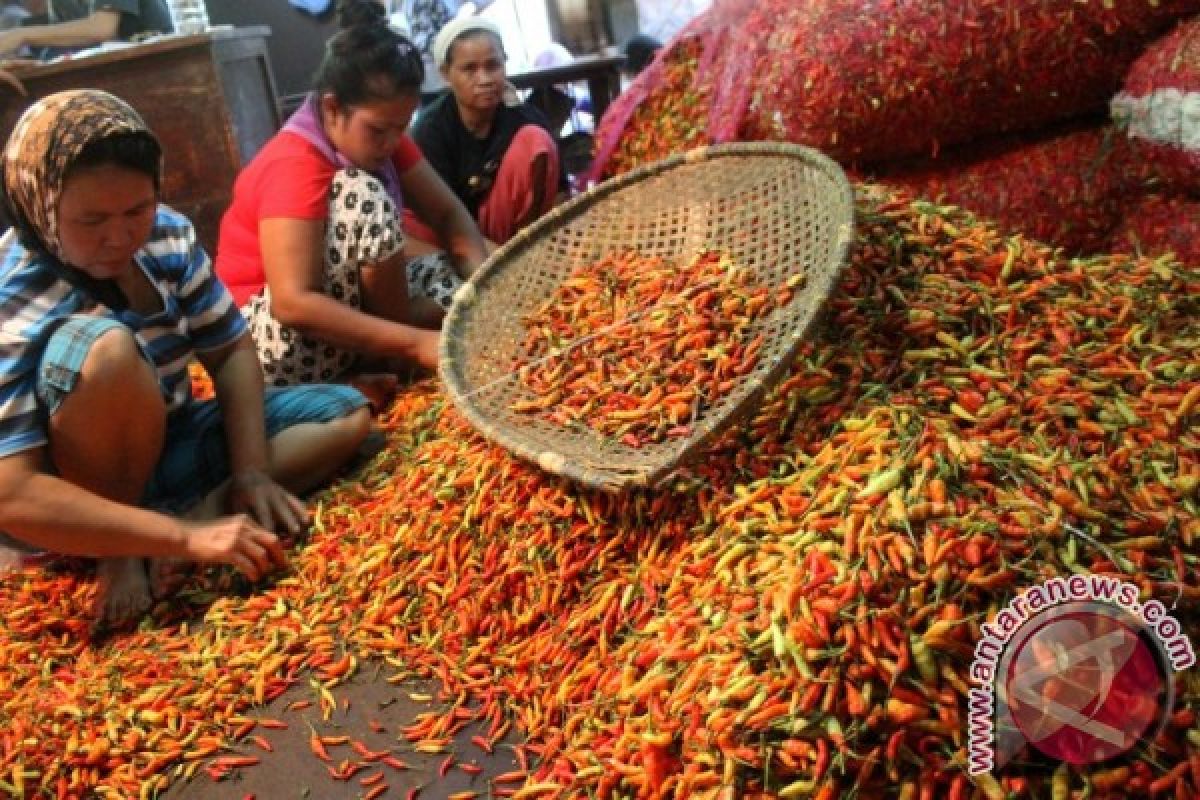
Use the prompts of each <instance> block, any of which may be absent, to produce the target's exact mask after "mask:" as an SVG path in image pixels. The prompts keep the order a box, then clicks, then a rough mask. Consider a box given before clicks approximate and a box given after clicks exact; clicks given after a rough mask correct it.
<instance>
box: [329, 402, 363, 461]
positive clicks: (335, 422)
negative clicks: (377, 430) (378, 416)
mask: <svg viewBox="0 0 1200 800" xmlns="http://www.w3.org/2000/svg"><path fill="white" fill-rule="evenodd" d="M325 424H326V425H327V426H328V428H329V431H330V433H331V434H332V435H333V436H334V437H335V438H336V439H337V440H338V442H339V443H340V444H342V445H344V446H346V447H348V448H349V449H350V450H353V449H354V448H356V447H358V446H359V445H360V444H362V442H363V440H364V439H366V438H367V434H369V433H370V432H371V409H370V407H369V406H360V407H359V408H356V409H354V410H353V411H351V412H350V413H349V414H346V415H345V416H343V417H338V418H336V419H332V420H330V421H329V422H327V423H325Z"/></svg>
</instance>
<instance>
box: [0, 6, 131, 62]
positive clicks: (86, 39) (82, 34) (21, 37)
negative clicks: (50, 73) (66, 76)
mask: <svg viewBox="0 0 1200 800" xmlns="http://www.w3.org/2000/svg"><path fill="white" fill-rule="evenodd" d="M120 25H121V13H120V12H119V11H114V10H112V9H108V8H106V9H101V10H99V11H95V12H93V13H92V14H90V15H88V16H86V17H83V18H82V19H73V20H69V21H67V22H57V23H55V24H53V25H30V26H28V27H24V28H13V29H11V30H7V31H4V32H3V33H0V53H9V52H12V51H14V50H19V49H20V48H21V46H22V45H25V46H28V47H79V46H81V45H88V44H100V43H101V42H108V41H112V40H113V39H116V38H117V31H118V30H119V29H120Z"/></svg>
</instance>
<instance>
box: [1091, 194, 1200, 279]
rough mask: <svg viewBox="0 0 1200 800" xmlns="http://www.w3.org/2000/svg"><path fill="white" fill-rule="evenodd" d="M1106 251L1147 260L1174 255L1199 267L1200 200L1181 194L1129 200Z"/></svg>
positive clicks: (1148, 195)
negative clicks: (1137, 256) (1132, 255)
mask: <svg viewBox="0 0 1200 800" xmlns="http://www.w3.org/2000/svg"><path fill="white" fill-rule="evenodd" d="M1109 249H1110V250H1111V251H1112V252H1114V253H1130V254H1135V255H1145V256H1151V257H1154V256H1161V255H1166V254H1167V253H1174V255H1175V257H1176V258H1177V259H1178V260H1179V261H1180V262H1181V263H1183V264H1187V265H1189V266H1195V267H1200V200H1197V199H1195V198H1191V197H1187V196H1185V195H1181V194H1144V195H1133V196H1131V197H1130V198H1129V199H1128V200H1127V203H1126V205H1125V208H1124V209H1123V214H1122V218H1121V220H1120V221H1119V222H1118V224H1117V226H1116V228H1115V229H1114V230H1113V233H1112V238H1111V241H1110V242H1109Z"/></svg>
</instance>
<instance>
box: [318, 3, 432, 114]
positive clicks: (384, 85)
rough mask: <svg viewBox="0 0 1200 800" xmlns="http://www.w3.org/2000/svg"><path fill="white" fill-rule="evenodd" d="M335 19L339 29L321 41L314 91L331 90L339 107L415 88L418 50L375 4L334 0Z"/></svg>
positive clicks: (420, 72)
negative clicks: (323, 48)
mask: <svg viewBox="0 0 1200 800" xmlns="http://www.w3.org/2000/svg"><path fill="white" fill-rule="evenodd" d="M337 18H338V26H339V27H340V28H341V30H340V31H338V32H337V33H335V34H334V35H333V36H332V37H330V39H329V41H328V42H327V43H326V44H325V56H324V58H322V59H321V66H320V67H318V68H317V74H316V77H315V78H314V79H313V89H315V90H316V91H317V92H318V93H319V94H323V93H325V92H330V93H332V94H333V96H334V97H335V98H337V101H338V104H339V105H342V106H354V105H358V104H360V103H362V102H364V101H368V100H391V99H393V98H395V97H396V96H397V95H403V94H412V93H416V92H420V90H421V84H422V83H423V82H424V81H425V64H424V62H423V61H422V60H421V54H420V52H419V51H418V50H417V48H416V46H415V45H413V43H412V42H410V41H409V40H408V39H406V38H404V37H403V36H401V35H400V34H399V33H396V32H395V31H394V30H392V29H391V28H390V27H389V26H388V23H387V13H386V12H385V11H384V9H383V6H382V5H381V4H380V3H379V2H377V1H376V0H338V5H337Z"/></svg>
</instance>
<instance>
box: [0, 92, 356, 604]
mask: <svg viewBox="0 0 1200 800" xmlns="http://www.w3.org/2000/svg"><path fill="white" fill-rule="evenodd" d="M161 161H162V151H161V148H160V145H159V143H158V140H157V139H156V138H155V137H154V135H153V134H152V133H151V132H150V131H149V130H148V129H147V127H146V125H145V124H144V123H143V121H142V119H141V118H140V117H139V116H138V115H137V113H136V112H134V111H133V109H131V108H130V107H129V106H128V105H126V104H125V103H124V102H123V101H121V100H119V99H118V98H116V97H114V96H112V95H110V94H106V93H104V92H100V91H95V90H76V91H68V92H62V93H59V94H55V95H51V96H49V97H46V98H44V99H42V100H39V101H38V102H36V103H34V104H33V105H32V106H30V107H29V108H28V109H27V110H26V111H25V113H24V114H23V115H22V116H21V118H20V119H19V120H18V122H17V124H16V126H15V128H14V129H13V131H12V134H11V136H10V137H9V140H8V144H7V146H6V148H5V150H4V153H3V160H2V163H0V166H2V173H3V189H4V200H5V207H6V211H7V212H8V215H9V218H10V220H11V221H12V222H13V228H12V229H11V230H9V231H8V232H7V233H6V234H5V235H4V236H3V238H0V309H2V311H0V530H3V531H4V532H6V534H7V540H8V542H9V543H10V544H17V545H23V546H25V547H27V548H31V549H35V550H42V551H49V552H52V553H59V554H67V555H79V556H91V557H96V558H100V559H101V561H100V562H99V565H98V575H99V577H100V582H101V592H100V595H99V597H98V616H99V619H98V623H100V624H101V625H104V624H116V625H119V624H122V623H125V622H128V621H131V620H132V619H135V618H136V617H138V616H140V615H141V614H142V613H143V612H144V611H145V610H146V609H147V608H148V606H149V603H150V593H151V592H152V591H153V590H154V589H156V588H157V589H166V588H169V587H168V584H169V583H170V582H171V581H170V579H171V578H172V577H178V575H177V574H174V575H173V573H177V571H178V566H179V564H178V562H199V563H224V564H229V565H232V566H234V567H236V568H237V569H239V570H240V571H242V572H243V573H245V574H246V575H247V576H248V577H249V578H251V579H252V580H254V579H258V578H259V577H260V576H262V575H264V574H265V573H267V572H268V571H270V570H272V569H274V568H277V567H279V566H282V565H283V564H284V561H285V556H284V551H283V548H282V545H281V544H280V540H279V538H278V536H277V535H276V533H277V532H280V533H286V534H296V533H298V532H299V531H300V530H301V528H302V527H303V525H304V523H305V509H304V506H303V504H302V503H301V502H300V501H299V500H298V499H297V498H296V497H295V495H294V494H293V493H294V492H302V491H305V490H307V489H309V488H311V487H313V486H314V485H316V484H317V483H319V482H321V481H323V480H324V479H326V478H327V477H329V476H330V475H331V474H332V473H333V471H334V470H336V469H338V468H340V467H341V465H342V464H343V463H345V462H346V460H347V459H348V458H349V457H350V456H352V455H353V454H354V452H355V451H356V449H357V447H358V445H359V444H360V443H361V442H362V440H363V439H364V437H365V436H366V434H367V432H368V428H369V424H370V417H369V413H368V411H367V409H366V400H365V398H364V397H363V396H362V395H361V394H359V393H358V392H357V391H355V390H353V389H351V388H349V387H344V386H315V387H306V388H304V389H299V390H289V391H274V392H268V393H267V394H266V397H265V401H264V391H263V382H262V373H261V370H260V369H259V366H258V359H257V357H256V355H255V351H254V344H253V342H252V341H251V338H250V336H249V333H248V332H247V330H246V323H245V321H244V320H243V319H242V317H241V315H240V314H239V313H238V310H237V308H236V307H235V306H234V305H233V301H232V299H231V298H230V295H229V292H228V291H227V290H226V289H225V287H224V286H223V285H222V284H221V283H220V282H219V281H217V280H216V279H215V278H214V276H213V274H212V271H211V267H210V263H209V260H208V256H207V255H205V253H204V251H203V249H201V248H200V247H199V245H198V244H197V243H196V238H195V233H194V231H193V229H192V226H191V223H189V222H188V220H187V219H186V218H184V217H183V216H181V215H179V214H178V213H176V212H175V211H173V210H171V209H170V208H168V207H167V206H165V205H162V204H160V203H159V202H158V190H159V183H160V176H161ZM193 355H194V356H195V357H196V358H198V359H199V361H200V362H201V363H202V364H203V365H204V367H205V368H206V369H207V370H208V373H209V375H210V376H211V377H212V379H213V383H214V385H215V388H216V398H215V399H213V400H209V401H204V402H199V401H196V400H195V399H193V397H192V391H191V382H190V380H189V376H188V363H189V361H190V360H191V358H192V357H193ZM205 501H207V503H206V504H212V505H213V506H218V507H219V506H223V507H224V512H228V513H230V514H232V516H219V517H217V518H216V519H210V520H208V521H195V520H185V519H183V518H181V516H180V515H181V514H183V513H185V512H186V511H187V510H189V509H194V508H195V507H196V506H197V505H198V504H200V503H202V502H205ZM224 512H222V513H224ZM145 558H150V559H153V561H152V563H151V565H150V567H149V569H150V574H149V575H148V573H147V565H146V563H145V562H144V560H143V559H145ZM165 565H169V567H170V568H169V569H164V566H165Z"/></svg>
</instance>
